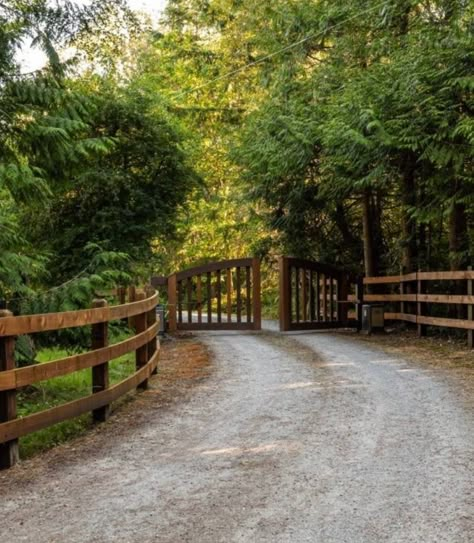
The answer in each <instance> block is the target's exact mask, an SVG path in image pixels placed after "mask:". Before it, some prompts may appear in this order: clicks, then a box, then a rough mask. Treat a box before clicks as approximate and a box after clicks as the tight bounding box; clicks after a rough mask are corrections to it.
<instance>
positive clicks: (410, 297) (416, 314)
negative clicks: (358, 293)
mask: <svg viewBox="0 0 474 543" xmlns="http://www.w3.org/2000/svg"><path fill="white" fill-rule="evenodd" d="M445 281H451V282H454V285H455V287H456V290H461V291H463V292H464V293H463V294H460V293H456V294H444V293H439V292H438V293H433V292H431V293H430V292H427V291H428V290H431V289H432V288H433V287H434V286H436V287H437V289H438V290H442V289H443V288H446V287H443V285H444V284H445V283H443V282H445ZM473 282H474V271H473V270H472V269H471V268H469V269H467V270H456V271H436V272H423V271H419V272H414V273H409V274H405V275H392V276H386V277H366V278H364V285H368V286H373V285H386V286H388V285H396V286H397V287H398V289H399V292H398V293H394V294H384V293H377V294H375V293H374V294H373V293H371V294H364V301H365V302H374V303H377V302H379V303H399V304H400V310H399V311H398V312H396V311H395V312H394V311H388V312H386V313H385V319H387V320H398V321H406V322H412V323H415V324H417V326H418V333H419V334H420V335H424V334H425V333H426V326H439V327H443V328H444V327H446V328H458V329H463V330H467V339H468V344H469V346H470V347H471V348H472V347H473V346H474V340H473V339H474V338H473V331H474V318H473V307H474V292H473ZM379 288H380V287H379ZM436 305H446V306H448V307H449V306H451V307H453V306H457V309H458V311H457V312H458V313H460V314H464V315H465V318H460V317H452V316H447V317H444V316H443V317H440V316H436V315H430V312H433V308H434V307H435V306H436ZM409 307H411V311H409V310H408V308H409Z"/></svg>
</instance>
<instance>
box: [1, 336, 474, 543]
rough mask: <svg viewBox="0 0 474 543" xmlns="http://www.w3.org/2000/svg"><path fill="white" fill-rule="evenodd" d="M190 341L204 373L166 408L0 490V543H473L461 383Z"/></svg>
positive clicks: (346, 342)
mask: <svg viewBox="0 0 474 543" xmlns="http://www.w3.org/2000/svg"><path fill="white" fill-rule="evenodd" d="M200 340H201V341H202V342H203V343H204V344H205V345H206V347H207V348H208V349H209V351H210V352H211V354H212V358H213V364H214V370H213V371H212V372H211V374H210V376H209V377H208V378H206V379H202V380H200V381H199V382H198V384H197V385H196V386H195V387H194V389H193V390H192V393H190V394H189V395H187V396H186V397H185V398H183V399H182V400H181V401H179V402H176V403H174V404H172V405H168V406H167V407H166V408H165V409H158V408H157V409H156V410H154V411H153V412H151V413H149V415H148V416H146V417H145V418H144V421H142V422H141V423H139V424H137V425H136V426H134V425H133V424H129V425H128V426H127V427H126V429H123V428H122V430H121V431H120V432H119V433H118V435H117V436H114V435H113V434H112V435H108V437H107V440H108V442H107V443H106V444H105V445H104V443H103V442H101V445H100V447H98V448H96V447H94V443H95V441H98V442H99V441H100V439H101V438H102V439H103V436H101V434H100V432H99V433H98V434H97V435H96V436H95V437H94V439H93V440H90V439H89V440H87V439H86V440H84V442H82V441H81V440H79V441H78V443H76V445H75V449H76V455H75V456H72V457H67V458H64V459H62V458H61V455H57V454H56V455H52V454H49V453H47V454H45V455H42V456H41V457H39V458H40V460H42V461H45V462H47V461H51V459H52V458H54V461H55V464H54V465H50V466H49V469H48V470H43V471H40V472H38V473H37V475H35V476H32V477H31V478H30V480H28V484H25V482H24V477H23V479H21V481H20V482H21V484H20V483H19V484H18V485H12V484H11V481H12V480H13V481H14V478H15V477H16V475H15V470H13V471H12V476H11V477H12V478H13V479H12V478H9V484H6V483H5V478H3V479H2V481H3V482H0V485H2V484H4V488H3V492H2V489H1V487H0V510H1V513H2V514H1V521H0V541H2V542H3V541H4V542H8V543H13V542H16V541H28V542H29V541H34V542H35V543H40V542H52V541H57V542H112V541H114V542H115V541H120V542H127V541H129V542H135V541H136V542H138V541H140V542H152V541H153V542H160V543H161V542H162V543H165V542H177V543H178V542H252V543H253V542H269V543H270V542H272V543H274V542H292V543H293V542H296V543H299V542H306V541H308V542H313V543H314V542H316V543H331V542H338V543H342V542H347V543H358V542H360V543H372V542H373V543H381V542H394V543H395V542H396V543H403V542H416V543H418V542H423V543H427V542H449V543H463V542H466V543H467V542H472V541H474V476H473V474H474V412H473V406H474V384H473V382H474V379H473V372H472V369H469V368H464V369H463V370H462V371H458V370H453V371H447V370H446V369H439V368H437V367H430V366H429V365H428V366H427V365H424V364H421V363H420V362H415V361H410V360H404V359H400V358H397V357H394V355H393V354H386V353H385V352H384V351H382V350H381V349H380V348H377V347H372V346H370V345H368V344H364V343H362V342H359V341H354V340H353V339H351V337H350V336H349V335H343V334H338V333H327V332H324V333H311V334H287V335H280V334H277V333H274V332H272V331H267V332H263V333H261V334H233V333H215V334H203V335H201V336H200ZM153 405H154V404H153V402H151V403H149V404H145V405H144V407H143V408H144V409H149V410H150V409H153ZM119 418H120V415H118V416H117V417H116V420H117V419H119ZM109 434H110V432H109ZM77 451H79V453H77ZM7 487H8V488H7Z"/></svg>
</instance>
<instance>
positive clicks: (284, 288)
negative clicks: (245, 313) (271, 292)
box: [278, 256, 291, 332]
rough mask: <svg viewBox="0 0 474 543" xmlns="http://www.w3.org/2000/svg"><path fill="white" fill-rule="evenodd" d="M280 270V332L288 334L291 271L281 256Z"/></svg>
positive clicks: (279, 259) (284, 258) (286, 261)
mask: <svg viewBox="0 0 474 543" xmlns="http://www.w3.org/2000/svg"><path fill="white" fill-rule="evenodd" d="M278 268H279V272H280V278H279V279H280V301H279V313H280V315H279V317H280V332H287V331H288V330H289V329H290V323H291V318H290V317H291V315H290V313H291V305H290V303H291V284H290V269H289V265H288V259H287V258H286V256H280V257H279V258H278Z"/></svg>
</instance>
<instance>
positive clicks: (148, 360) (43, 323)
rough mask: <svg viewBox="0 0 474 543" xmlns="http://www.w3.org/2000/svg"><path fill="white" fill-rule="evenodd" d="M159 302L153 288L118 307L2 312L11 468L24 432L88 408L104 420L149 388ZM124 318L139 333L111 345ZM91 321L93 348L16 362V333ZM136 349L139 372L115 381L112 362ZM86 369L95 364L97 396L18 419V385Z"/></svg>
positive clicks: (4, 412) (4, 434)
mask: <svg viewBox="0 0 474 543" xmlns="http://www.w3.org/2000/svg"><path fill="white" fill-rule="evenodd" d="M157 303H158V294H157V293H156V292H155V291H153V289H151V290H147V291H146V293H144V292H142V293H138V294H137V295H136V301H133V302H131V303H126V304H121V305H117V306H108V305H107V302H106V301H105V300H96V301H95V302H94V307H93V308H92V309H85V310H80V311H67V312H63V313H47V314H43V315H25V316H19V317H14V316H13V315H12V314H11V313H10V312H9V311H6V310H3V311H0V468H6V467H10V466H11V465H13V464H14V463H15V462H16V461H17V459H18V438H19V437H22V436H24V435H26V434H29V433H31V432H36V431H37V430H41V429H43V428H46V427H48V426H52V425H53V424H56V423H58V422H61V421H64V420H66V419H70V418H73V417H77V416H79V415H82V414H83V413H87V412H88V411H92V413H93V417H94V420H96V421H104V420H106V418H107V417H108V415H109V405H110V404H111V403H112V402H113V401H114V400H117V399H118V398H120V396H123V395H124V394H125V393H127V392H128V391H130V390H132V389H134V388H136V387H140V388H146V386H147V380H148V378H149V377H150V376H151V375H152V374H153V373H154V372H155V371H156V368H157V364H158V357H159V343H158V342H157V334H158V329H159V323H158V322H156V310H155V308H156V305H157ZM124 318H128V319H133V324H134V328H135V332H136V335H134V336H133V337H131V338H129V339H126V340H125V341H122V342H120V343H116V344H114V345H108V333H107V331H108V323H109V322H110V321H113V320H117V319H124ZM88 325H91V327H92V338H91V347H92V350H91V351H89V352H86V353H81V354H76V355H73V356H69V357H66V358H62V359H60V360H55V361H52V362H48V363H43V364H37V365H33V366H27V367H24V368H16V367H15V358H14V351H15V337H16V336H18V335H20V334H33V333H37V332H44V331H48V330H49V331H51V330H60V329H64V328H71V327H78V326H88ZM133 351H135V353H136V355H135V357H136V371H135V373H133V374H132V375H130V376H129V377H127V378H126V379H125V380H123V381H121V382H120V383H117V384H114V385H113V386H109V375H108V363H109V361H110V360H113V359H114V358H117V357H119V356H122V355H124V354H126V353H129V352H133ZM85 368H91V369H92V394H91V395H89V396H86V397H84V398H80V399H78V400H74V401H71V402H68V403H66V404H63V405H60V406H57V407H53V408H51V409H47V410H45V411H40V412H38V413H34V414H32V415H28V416H26V417H23V418H17V413H16V393H17V390H18V389H20V388H22V387H25V386H28V385H32V384H34V383H37V382H39V381H43V380H46V379H52V378H54V377H59V376H61V375H67V374H69V373H72V372H75V371H78V370H82V369H85Z"/></svg>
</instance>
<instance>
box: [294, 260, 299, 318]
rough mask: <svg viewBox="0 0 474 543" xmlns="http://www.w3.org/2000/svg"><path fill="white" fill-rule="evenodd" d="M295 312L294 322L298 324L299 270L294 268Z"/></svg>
mask: <svg viewBox="0 0 474 543" xmlns="http://www.w3.org/2000/svg"><path fill="white" fill-rule="evenodd" d="M295 311H296V322H300V270H299V268H297V267H296V268H295Z"/></svg>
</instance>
